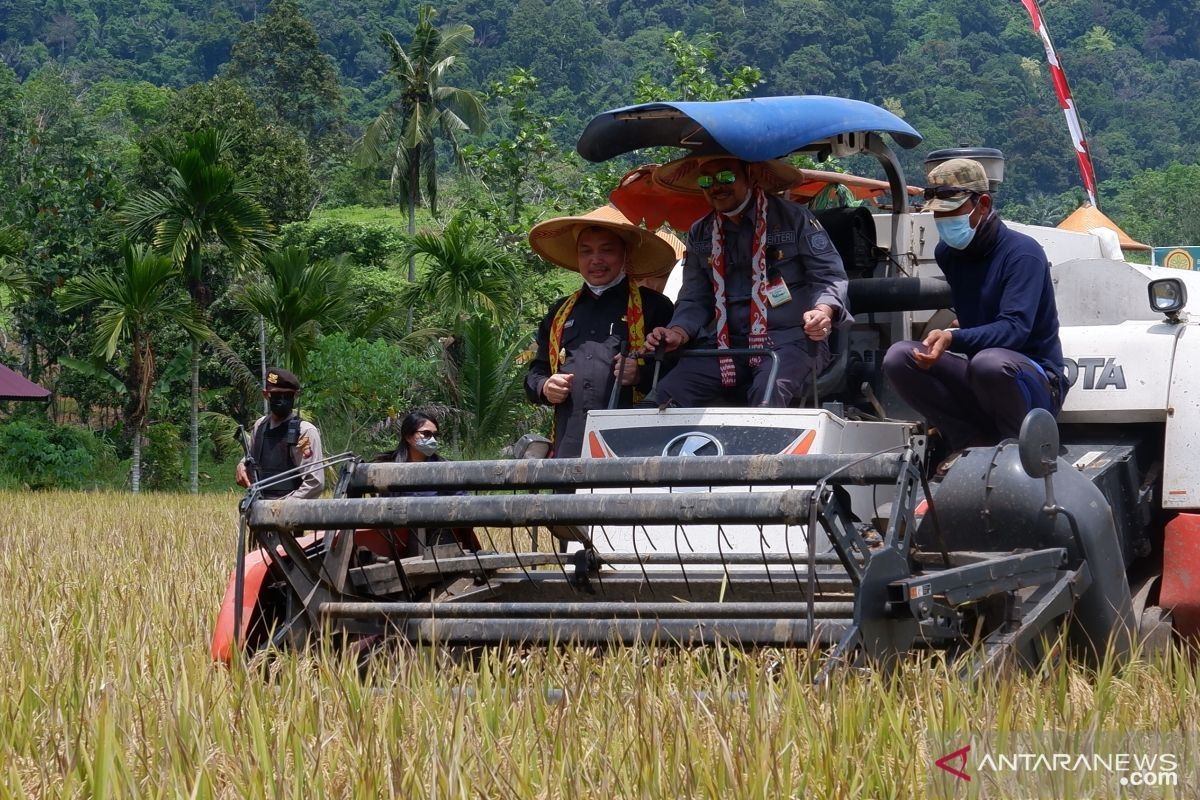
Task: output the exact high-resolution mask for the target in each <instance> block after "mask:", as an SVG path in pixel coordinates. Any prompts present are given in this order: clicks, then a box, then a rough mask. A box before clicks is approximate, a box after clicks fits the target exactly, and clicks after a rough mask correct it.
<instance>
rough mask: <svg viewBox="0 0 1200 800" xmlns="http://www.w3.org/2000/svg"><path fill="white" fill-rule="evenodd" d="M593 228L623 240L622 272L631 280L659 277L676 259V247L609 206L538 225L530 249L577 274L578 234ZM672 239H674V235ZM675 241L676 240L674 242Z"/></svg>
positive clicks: (676, 240) (530, 234)
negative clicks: (576, 251) (607, 231)
mask: <svg viewBox="0 0 1200 800" xmlns="http://www.w3.org/2000/svg"><path fill="white" fill-rule="evenodd" d="M593 227H596V228H604V229H606V230H610V231H612V232H613V233H615V234H617V235H618V236H620V237H621V239H623V240H624V241H625V248H626V250H625V252H626V255H627V256H628V263H627V264H626V267H625V272H626V274H628V275H629V276H631V277H635V278H640V277H645V276H647V275H661V274H662V273H664V272H668V271H670V269H671V267H672V266H674V264H675V262H676V261H678V260H679V258H678V256H676V251H675V245H674V244H673V243H671V242H670V241H668V240H667V239H666V238H664V237H663V235H661V234H654V233H651V232H650V231H648V230H646V229H645V228H643V227H640V226H638V225H634V224H633V223H632V222H630V221H629V220H628V219H627V218H626V217H625V215H624V214H622V213H621V212H620V211H618V210H617V209H616V208H614V207H613V206H610V205H604V206H600V207H599V208H596V209H593V210H592V211H589V212H588V213H586V214H583V215H582V216H578V217H557V218H555V219H548V220H546V221H545V222H539V223H538V224H537V225H534V226H533V229H532V230H531V231H529V246H530V247H532V248H533V251H534V252H535V253H537V254H538V255H539V256H541V257H542V258H544V259H546V260H547V261H549V262H551V263H553V264H557V265H558V266H560V267H563V268H564V269H569V270H571V271H572V272H578V271H579V265H578V260H577V257H576V253H575V243H576V240H578V238H579V234H580V232H581V231H584V230H587V229H588V228H593ZM667 235H668V236H669V235H670V234H667ZM671 238H672V239H675V237H674V236H671ZM675 242H677V243H678V242H679V240H678V239H675ZM680 247H682V243H680Z"/></svg>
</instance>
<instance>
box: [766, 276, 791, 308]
mask: <svg viewBox="0 0 1200 800" xmlns="http://www.w3.org/2000/svg"><path fill="white" fill-rule="evenodd" d="M791 301H792V293H791V291H789V290H788V286H787V283H785V282H784V280H783V276H782V275H780V276H778V277H776V278H775V280H773V281H771V282H770V283H768V284H767V302H768V303H770V304H771V308H779V307H780V306H781V305H783V304H784V303H790V302H791Z"/></svg>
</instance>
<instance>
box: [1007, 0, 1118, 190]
mask: <svg viewBox="0 0 1200 800" xmlns="http://www.w3.org/2000/svg"><path fill="white" fill-rule="evenodd" d="M1021 5H1023V6H1025V10H1026V11H1028V12H1029V16H1030V18H1031V19H1032V20H1033V29H1034V30H1035V31H1036V32H1037V35H1038V36H1039V37H1041V40H1042V46H1043V47H1045V48H1046V60H1047V61H1048V62H1049V64H1050V78H1051V80H1053V81H1054V93H1055V94H1056V95H1058V105H1059V106H1060V107H1061V108H1062V110H1063V114H1064V115H1066V117H1067V127H1068V128H1069V129H1070V131H1071V142H1072V143H1073V144H1074V145H1075V158H1076V160H1077V161H1078V162H1079V174H1080V175H1081V176H1083V188H1084V189H1086V190H1087V193H1088V199H1089V200H1090V201H1091V203H1092V205H1093V206H1096V207H1097V208H1099V206H1098V205H1097V203H1096V172H1095V170H1094V169H1092V154H1091V151H1089V150H1088V145H1087V140H1086V139H1084V138H1083V127H1082V126H1081V125H1080V124H1079V115H1078V114H1077V113H1076V112H1075V100H1074V98H1072V97H1071V87H1070V86H1068V85H1067V73H1065V72H1063V68H1062V65H1061V64H1060V63H1059V61H1058V53H1057V52H1055V50H1054V44H1053V43H1052V42H1051V41H1050V34H1049V33H1048V32H1047V31H1046V21H1045V20H1043V19H1042V11H1041V9H1039V8H1038V4H1037V0H1021Z"/></svg>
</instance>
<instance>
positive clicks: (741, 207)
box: [721, 192, 754, 218]
mask: <svg viewBox="0 0 1200 800" xmlns="http://www.w3.org/2000/svg"><path fill="white" fill-rule="evenodd" d="M753 196H754V192H746V196H745V198H743V199H742V203H741V205H739V206H738V207H737V208H735V209H734V210H733V211H722V212H721V213H722V214H724V215H725V216H727V217H730V218H732V217H736V216H737V215H738V214H740V213H742V212H743V211H745V210H746V206H748V205H750V198H752V197H753Z"/></svg>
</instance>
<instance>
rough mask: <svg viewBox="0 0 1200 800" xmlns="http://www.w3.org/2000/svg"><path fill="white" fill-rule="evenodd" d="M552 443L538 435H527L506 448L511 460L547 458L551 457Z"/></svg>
mask: <svg viewBox="0 0 1200 800" xmlns="http://www.w3.org/2000/svg"><path fill="white" fill-rule="evenodd" d="M550 445H551V441H550V440H549V439H547V438H546V437H545V436H538V435H537V434H536V433H527V434H525V435H524V436H522V437H521V438H520V439H517V441H515V442H513V443H512V445H510V446H509V447H507V448H505V449H506V450H507V453H506V455H508V456H509V457H510V458H529V459H536V458H545V457H546V456H548V455H550Z"/></svg>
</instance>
